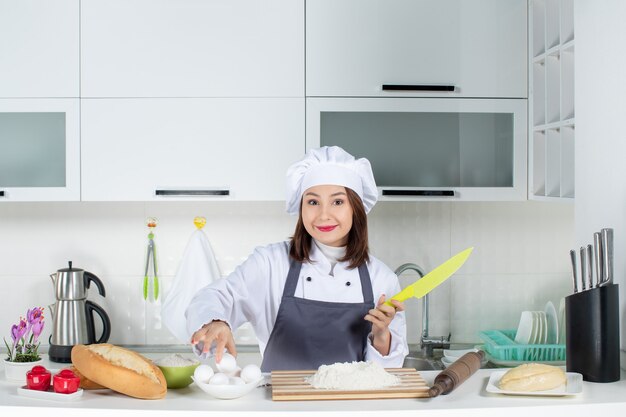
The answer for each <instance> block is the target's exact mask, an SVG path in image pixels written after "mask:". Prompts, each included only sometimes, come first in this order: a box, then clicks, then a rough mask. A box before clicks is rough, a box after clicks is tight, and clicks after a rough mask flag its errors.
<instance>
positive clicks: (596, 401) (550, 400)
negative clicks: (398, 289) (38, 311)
mask: <svg viewBox="0 0 626 417" xmlns="http://www.w3.org/2000/svg"><path fill="white" fill-rule="evenodd" d="M145 355H146V356H148V357H151V358H153V359H155V358H158V357H161V356H163V354H145ZM259 358H260V355H259V354H258V353H240V354H239V356H238V360H237V362H238V364H239V365H240V366H245V365H246V364H248V363H257V364H258V363H259ZM44 366H46V367H48V368H51V369H60V368H62V367H63V366H62V364H56V363H49V362H47V363H44ZM493 371H495V370H494V369H481V370H479V371H478V372H477V373H476V374H474V375H473V376H472V377H471V378H470V379H469V380H467V381H466V382H465V383H464V384H462V385H461V386H459V387H458V388H457V389H456V390H454V391H453V392H452V393H450V394H449V395H446V396H440V397H437V398H427V399H385V400H361V401H345V400H334V401H293V402H274V401H272V399H271V388H268V387H259V388H256V389H255V390H254V391H253V392H252V393H250V394H248V395H247V396H245V397H242V398H239V399H235V400H219V399H215V398H212V397H210V396H209V395H208V394H205V393H204V392H202V391H201V390H200V389H199V388H198V387H197V386H195V385H194V384H192V385H190V386H188V387H187V388H183V389H178V390H168V393H167V396H166V398H165V399H163V400H152V401H150V400H138V399H134V398H130V397H127V396H124V395H121V394H117V393H115V392H113V391H109V390H98V391H85V392H84V394H83V396H82V397H81V398H80V399H78V400H77V401H74V402H70V403H62V402H53V401H48V400H39V399H29V398H24V397H21V396H18V395H17V387H18V386H19V385H20V384H18V383H11V382H9V381H7V380H6V379H5V378H4V370H2V373H1V374H0V413H1V414H2V415H3V416H11V415H14V416H17V415H33V412H35V413H37V414H36V415H42V414H41V408H44V407H45V408H46V410H45V415H46V417H48V416H50V415H63V416H64V417H73V416H76V417H78V416H81V417H82V416H84V415H85V414H86V413H88V414H89V415H94V416H100V415H102V416H110V415H111V414H112V413H114V415H115V416H116V417H126V416H133V417H138V416H143V415H148V414H150V415H151V417H154V413H155V412H157V414H158V415H171V416H174V415H177V416H178V415H181V414H183V415H189V414H192V415H205V416H224V415H228V416H237V415H240V416H249V415H250V414H251V413H254V415H255V416H276V415H277V414H280V416H281V417H286V416H292V415H300V416H301V415H305V414H312V413H314V414H315V415H316V416H317V415H322V416H333V415H341V416H342V417H347V416H357V415H358V416H372V415H382V414H387V415H388V414H389V413H390V412H391V413H393V415H394V416H396V415H399V416H409V415H410V416H421V415H424V416H425V415H428V416H437V415H446V416H447V415H458V416H464V417H466V416H480V417H487V416H498V417H503V416H506V417H511V416H524V417H528V415H529V413H532V414H533V415H544V414H546V415H547V414H548V413H550V414H551V415H554V416H563V415H567V416H568V417H572V416H585V417H598V416H600V415H601V416H602V417H606V416H609V415H624V413H625V412H626V373H624V372H623V373H622V378H621V380H620V381H618V382H614V383H607V384H598V383H590V382H585V383H584V386H583V392H582V394H580V395H577V396H570V397H520V396H506V395H498V394H490V393H487V392H486V391H485V387H486V386H487V381H488V380H489V376H490V375H491V373H492V372H493ZM438 372H439V371H420V374H421V375H422V376H423V377H424V379H425V380H426V382H427V383H428V384H431V383H432V381H433V380H434V378H435V376H436V375H437V374H438ZM591 413H593V414H591Z"/></svg>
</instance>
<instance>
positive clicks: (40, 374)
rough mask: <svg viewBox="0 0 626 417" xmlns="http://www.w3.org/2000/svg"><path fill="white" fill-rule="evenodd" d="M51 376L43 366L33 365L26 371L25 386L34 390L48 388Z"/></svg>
mask: <svg viewBox="0 0 626 417" xmlns="http://www.w3.org/2000/svg"><path fill="white" fill-rule="evenodd" d="M51 377H52V375H51V374H50V372H48V370H47V369H46V368H44V367H43V366H40V365H37V366H33V369H31V370H30V371H28V372H26V386H27V387H28V389H32V390H36V391H47V390H48V388H50V378H51Z"/></svg>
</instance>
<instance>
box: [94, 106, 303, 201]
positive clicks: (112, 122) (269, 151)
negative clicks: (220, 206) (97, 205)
mask: <svg viewBox="0 0 626 417" xmlns="http://www.w3.org/2000/svg"><path fill="white" fill-rule="evenodd" d="M303 155H304V98H300V99H297V98H272V99H267V98H266V99H262V98H246V99H241V98H203V99H200V98H197V99H83V100H82V199H83V200H85V201H155V200H157V201H163V200H172V199H179V200H180V199H186V200H188V199H209V200H283V199H284V198H285V170H286V169H287V167H288V166H289V165H290V164H292V163H293V162H294V161H295V160H297V159H298V158H301V157H302V156H303ZM158 190H160V192H158Z"/></svg>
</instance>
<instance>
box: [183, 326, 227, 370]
mask: <svg viewBox="0 0 626 417" xmlns="http://www.w3.org/2000/svg"><path fill="white" fill-rule="evenodd" d="M199 342H202V343H204V346H203V348H202V352H203V353H207V352H209V350H210V349H211V345H212V344H213V342H215V362H217V363H220V362H221V361H222V355H223V354H224V348H226V349H228V352H230V354H231V355H233V356H237V349H236V348H235V339H234V338H233V332H232V331H231V330H230V326H229V325H228V324H226V323H225V322H223V321H220V320H213V321H212V322H211V323H207V324H205V325H204V326H202V328H201V329H200V330H198V331H197V332H195V333H194V334H193V335H192V336H191V344H192V345H197V344H198V343H199Z"/></svg>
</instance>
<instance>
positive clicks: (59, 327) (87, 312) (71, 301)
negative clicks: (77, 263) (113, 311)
mask: <svg viewBox="0 0 626 417" xmlns="http://www.w3.org/2000/svg"><path fill="white" fill-rule="evenodd" d="M50 278H52V284H53V286H54V295H55V298H56V303H55V304H54V305H53V306H50V310H51V313H52V323H53V324H52V333H51V335H50V350H49V352H48V356H49V357H50V360H51V361H53V362H63V363H69V362H71V361H72V359H71V352H72V347H73V346H74V345H78V344H91V343H104V342H106V341H107V340H109V336H110V335H111V321H110V320H109V316H108V315H107V313H106V312H105V311H104V309H103V308H102V307H100V306H99V305H97V304H96V303H93V302H91V301H88V300H87V290H88V289H89V286H90V284H91V283H92V282H93V283H94V284H96V287H97V288H98V292H99V293H100V295H102V296H103V297H104V296H105V295H106V293H105V290H104V285H103V284H102V281H101V280H100V278H98V277H97V276H95V275H94V274H92V273H91V272H87V271H85V270H82V269H80V268H72V262H71V261H70V262H69V267H68V268H63V269H59V270H58V271H57V272H55V273H54V274H51V275H50ZM94 312H95V313H96V314H98V315H99V316H100V318H101V319H102V326H103V328H102V334H101V335H100V336H99V337H98V338H96V332H95V324H94Z"/></svg>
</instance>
